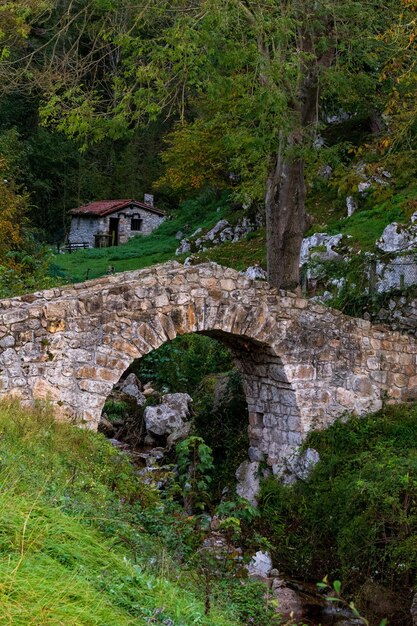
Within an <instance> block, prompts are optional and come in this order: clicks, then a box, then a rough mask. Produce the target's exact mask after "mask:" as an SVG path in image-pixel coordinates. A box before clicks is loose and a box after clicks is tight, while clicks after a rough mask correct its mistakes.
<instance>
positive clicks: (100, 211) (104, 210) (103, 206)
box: [70, 200, 165, 217]
mask: <svg viewBox="0 0 417 626" xmlns="http://www.w3.org/2000/svg"><path fill="white" fill-rule="evenodd" d="M130 204H133V205H134V206H137V207H140V208H142V209H146V210H147V211H151V212H152V213H157V214H158V215H165V213H164V212H163V211H161V210H160V209H157V208H156V207H154V206H151V205H150V204H145V203H144V202H138V201H137V200H99V201H97V202H90V203H89V204H85V205H83V206H79V207H78V208H77V209H71V211H70V213H71V215H91V216H94V215H95V216H97V217H104V216H105V215H109V214H110V213H114V212H115V211H120V210H121V209H124V208H126V207H128V206H129V205H130Z"/></svg>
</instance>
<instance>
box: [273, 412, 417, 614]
mask: <svg viewBox="0 0 417 626" xmlns="http://www.w3.org/2000/svg"><path fill="white" fill-rule="evenodd" d="M416 418H417V406H416V405H412V406H401V407H396V408H394V407H387V408H386V409H384V410H383V411H381V412H379V413H377V414H375V415H371V416H368V417H366V418H360V419H359V418H351V419H350V420H349V421H348V422H344V420H340V421H338V422H337V423H335V424H334V425H333V426H331V427H330V428H329V429H327V430H326V431H325V432H323V433H312V434H311V435H310V436H309V438H308V442H307V443H306V445H308V446H311V447H314V448H315V449H317V450H318V451H319V453H320V462H319V463H318V464H317V466H316V467H315V469H314V471H313V473H312V475H311V477H310V478H309V479H308V480H306V481H298V482H297V483H296V484H295V485H294V486H292V487H285V486H283V485H280V484H279V483H278V482H277V481H275V480H269V481H267V482H265V483H264V485H263V487H262V498H261V512H262V516H263V519H264V525H263V531H264V532H265V534H268V535H269V537H270V539H271V541H272V543H273V546H274V554H275V556H276V559H277V561H278V562H279V563H280V566H281V567H283V568H285V570H286V571H287V572H289V573H291V574H292V575H294V576H299V574H300V572H303V575H304V576H307V577H310V579H311V580H312V581H317V580H318V579H320V578H322V577H324V576H325V575H328V576H329V578H331V579H340V580H342V581H343V585H344V593H345V594H351V595H353V596H355V595H356V596H358V598H359V605H360V600H361V590H363V589H364V588H365V587H366V585H369V584H371V583H372V584H375V585H379V586H381V587H382V589H385V595H386V596H388V595H389V592H390V591H393V592H395V595H396V596H397V600H398V604H399V606H400V607H401V602H402V601H403V602H404V605H403V607H402V608H401V611H404V614H403V613H401V612H400V613H399V614H395V611H397V610H398V606H394V615H390V616H389V617H390V623H392V624H404V623H408V620H409V616H408V606H409V603H410V597H409V594H410V590H411V589H412V588H413V586H414V585H415V577H416V574H417V550H416V541H415V538H416V533H417V452H416V446H415V442H416V440H417V419H416ZM401 597H402V598H403V600H401V599H400V598H401ZM362 601H363V600H362ZM380 617H383V616H380ZM391 620H392V621H391Z"/></svg>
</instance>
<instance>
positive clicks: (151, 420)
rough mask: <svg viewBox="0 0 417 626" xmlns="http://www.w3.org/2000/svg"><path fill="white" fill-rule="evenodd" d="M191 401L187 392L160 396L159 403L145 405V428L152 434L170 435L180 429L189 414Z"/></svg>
mask: <svg viewBox="0 0 417 626" xmlns="http://www.w3.org/2000/svg"><path fill="white" fill-rule="evenodd" d="M191 403H192V399H191V397H190V396H189V395H188V393H171V394H167V395H166V396H164V397H163V398H162V402H161V404H158V405H157V406H148V407H146V409H145V414H144V419H145V424H146V429H147V430H148V431H149V432H150V433H151V434H154V435H170V434H172V433H174V432H177V431H182V430H183V428H184V422H185V421H186V419H187V418H188V417H189V415H190V405H191Z"/></svg>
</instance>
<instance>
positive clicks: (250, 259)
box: [197, 229, 266, 271]
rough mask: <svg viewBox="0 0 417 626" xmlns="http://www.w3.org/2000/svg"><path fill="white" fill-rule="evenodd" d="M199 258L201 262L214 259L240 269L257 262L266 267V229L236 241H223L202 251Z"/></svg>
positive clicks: (221, 263)
mask: <svg viewBox="0 0 417 626" xmlns="http://www.w3.org/2000/svg"><path fill="white" fill-rule="evenodd" d="M197 259H198V260H199V261H200V262H201V263H203V262H205V261H214V262H215V263H219V264H220V265H224V266H225V267H232V268H233V269H235V270H238V271H242V270H245V269H246V268H248V267H250V266H251V265H255V264H259V265H261V266H262V267H263V268H266V242H265V230H264V229H262V230H258V231H256V232H254V233H249V235H247V236H246V237H245V238H244V239H241V240H240V241H237V242H236V243H223V244H221V245H219V246H216V247H214V248H211V249H210V250H206V251H205V252H200V253H199V254H198V255H197Z"/></svg>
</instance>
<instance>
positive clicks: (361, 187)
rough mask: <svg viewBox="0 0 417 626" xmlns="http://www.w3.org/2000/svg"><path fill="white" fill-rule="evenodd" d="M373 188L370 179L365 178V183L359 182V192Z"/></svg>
mask: <svg viewBox="0 0 417 626" xmlns="http://www.w3.org/2000/svg"><path fill="white" fill-rule="evenodd" d="M371 188H372V183H371V181H369V180H365V181H364V182H363V183H359V185H358V191H359V193H365V191H369V189H371Z"/></svg>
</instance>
